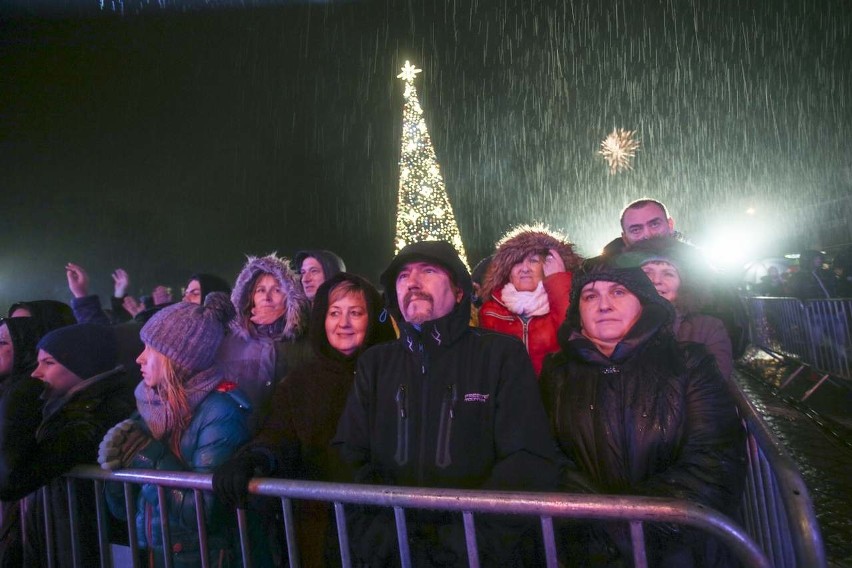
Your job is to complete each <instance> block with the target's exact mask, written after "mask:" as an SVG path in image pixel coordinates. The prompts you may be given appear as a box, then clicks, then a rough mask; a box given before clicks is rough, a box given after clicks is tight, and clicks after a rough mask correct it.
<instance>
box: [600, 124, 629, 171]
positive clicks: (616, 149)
mask: <svg viewBox="0 0 852 568" xmlns="http://www.w3.org/2000/svg"><path fill="white" fill-rule="evenodd" d="M634 134H636V131H635V130H624V129H623V128H615V129H613V131H612V132H611V133H610V134H609V136H607V137H606V138H604V141H603V142H601V149H600V150H599V151H598V154H600V155H601V156H603V158H604V160H606V163H607V164H609V173H610V174H616V173H618V172H620V171H623V170H632V169H633V164H632V162H633V158H635V157H636V150H638V149H639V141H638V140H636V139H635V138H634V137H633V135H634Z"/></svg>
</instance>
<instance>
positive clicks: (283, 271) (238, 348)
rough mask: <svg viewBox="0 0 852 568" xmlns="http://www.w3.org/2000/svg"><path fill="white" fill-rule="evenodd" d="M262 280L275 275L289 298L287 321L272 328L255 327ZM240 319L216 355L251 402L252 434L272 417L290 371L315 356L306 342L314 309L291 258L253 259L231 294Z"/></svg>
mask: <svg viewBox="0 0 852 568" xmlns="http://www.w3.org/2000/svg"><path fill="white" fill-rule="evenodd" d="M260 274H271V275H272V276H273V277H274V278H275V280H276V281H277V282H278V284H279V285H280V286H281V289H282V291H283V292H284V296H285V301H286V307H285V312H284V315H283V316H282V317H281V318H280V319H279V320H278V321H277V322H275V323H273V324H271V325H268V326H257V325H255V324H254V323H252V322H251V321H250V318H251V306H252V303H253V299H252V293H253V291H254V284H255V281H256V280H257V277H258V276H259V275H260ZM231 302H232V303H233V304H234V308H235V309H236V311H237V317H236V318H235V319H234V321H233V322H232V323H231V328H230V331H231V333H230V335H229V336H228V337H226V338H225V340H224V341H223V342H222V345H221V346H220V348H219V352H218V353H217V355H216V362H217V364H218V365H219V367H220V368H221V369H222V372H223V374H224V376H225V377H226V378H227V379H229V380H231V381H234V382H235V383H237V385H239V387H240V390H242V391H243V392H244V393H245V394H246V396H248V398H249V400H250V401H251V406H252V408H253V409H254V412H253V414H252V431H255V430H256V428H257V427H258V426H259V425H260V424H262V422H263V420H264V419H265V418H266V416H267V415H268V414H269V411H270V408H271V407H270V404H271V400H272V394H273V393H274V392H275V387H276V386H277V385H278V382H279V381H280V380H281V379H282V378H283V377H284V376H285V375H286V374H287V372H288V371H289V370H290V369H294V368H296V367H298V366H299V365H300V364H301V363H303V362H304V361H306V360H307V359H308V358H309V356H310V349H309V347H308V345H307V341H306V339H305V333H306V331H307V323H308V310H309V303H308V299H307V298H306V297H305V295H304V293H303V292H302V290H301V287H300V286H299V285H298V283H297V282H296V277H295V274H294V273H293V271H292V270H291V269H290V266H289V262H288V260H287V259H286V258H279V257H277V256H275V254H274V253H273V254H270V255H268V256H264V257H254V256H250V257H248V260H247V262H246V264H245V266H244V267H243V269H242V271H241V272H240V274H239V276H237V281H236V283H235V284H234V289H233V291H232V292H231Z"/></svg>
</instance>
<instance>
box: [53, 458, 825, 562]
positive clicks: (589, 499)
mask: <svg viewBox="0 0 852 568" xmlns="http://www.w3.org/2000/svg"><path fill="white" fill-rule="evenodd" d="M70 475H72V476H75V477H84V478H88V479H109V480H120V481H133V482H135V483H154V484H157V485H158V486H159V488H160V489H162V488H163V487H184V488H187V487H188V488H199V489H202V490H207V491H211V490H212V483H211V482H212V476H210V475H209V474H200V473H189V472H164V471H156V470H130V469H128V470H122V471H119V472H106V471H104V470H101V469H99V468H97V467H94V466H79V467H77V468H75V469H74V470H72V472H70ZM801 490H802V491H803V492H804V487H803V486H802V488H801ZM249 491H250V493H252V494H256V495H261V496H268V497H276V498H280V497H281V496H282V495H283V496H287V497H289V498H291V499H310V500H322V501H331V502H334V503H335V513H336V514H337V515H338V521H339V524H338V535H339V536H340V535H341V534H342V531H341V530H340V529H341V528H342V527H345V515H343V512H342V503H357V504H367V505H376V506H385V507H394V506H400V507H404V508H414V509H429V510H447V511H456V512H458V511H465V512H468V513H503V514H505V513H510V514H515V515H528V516H537V517H541V516H542V515H549V516H553V517H557V516H558V517H566V516H570V517H571V518H572V519H576V520H615V521H621V522H625V520H626V519H632V520H637V521H645V522H661V521H664V522H671V523H676V524H682V525H686V526H690V527H694V528H699V529H701V530H703V531H704V532H706V533H709V534H710V535H712V536H715V537H717V538H718V539H719V540H721V541H722V542H723V543H725V544H726V545H727V546H729V547H730V548H731V549H732V552H733V553H734V554H735V555H736V556H738V557H739V558H740V559H741V560H742V561H743V562H744V563H745V564H747V565H750V566H756V567H764V566H766V567H768V566H769V563H768V561H767V559H766V556H765V555H764V553H763V552H762V551H761V550H760V549H759V548H758V546H757V545H756V544H755V542H754V541H753V540H752V539H751V537H749V536H748V535H747V534H746V533H745V532H744V531H743V529H742V528H741V527H740V526H739V525H737V524H736V523H734V522H733V521H731V519H730V518H728V517H726V516H725V515H722V514H721V513H719V512H717V511H714V510H712V509H709V508H707V507H704V506H701V505H698V504H696V503H691V502H688V501H681V500H677V499H668V498H660V497H636V496H619V495H579V494H564V493H529V492H508V491H465V490H458V489H428V488H418V487H399V486H381V485H355V484H338V483H327V482H319V481H297V480H287V479H270V478H257V479H253V480H252V481H251V482H250V483H249ZM803 494H805V495H806V492H804V493H803ZM507 501H508V502H511V510H507V507H506V503H507ZM815 530H816V533H813V534H816V535H818V534H819V531H818V528H816V529H815ZM820 542H821V541H820ZM345 544H346V546H345V547H342V550H341V555H342V556H343V555H347V557H348V558H349V559H350V565H351V556H349V553H348V538H347V542H346V543H345ZM818 552H819V553H820V554H821V553H822V551H821V550H819V551H818ZM817 564H818V563H817ZM817 564H814V563H813V562H810V563H808V562H805V563H802V565H808V566H814V565H817ZM821 565H823V566H824V562H823V564H821Z"/></svg>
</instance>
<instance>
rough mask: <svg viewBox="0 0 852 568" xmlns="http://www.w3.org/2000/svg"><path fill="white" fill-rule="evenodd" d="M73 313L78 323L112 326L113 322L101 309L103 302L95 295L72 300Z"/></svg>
mask: <svg viewBox="0 0 852 568" xmlns="http://www.w3.org/2000/svg"><path fill="white" fill-rule="evenodd" d="M71 311H73V312H74V318H75V319H76V320H77V323H99V324H101V325H111V324H112V322H111V321H110V320H109V317H108V316H107V315H106V312H104V309H103V308H102V307H101V302H100V300H99V299H98V297H97V296H95V295H90V296H83V297H82V298H71Z"/></svg>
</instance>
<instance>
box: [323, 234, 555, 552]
mask: <svg viewBox="0 0 852 568" xmlns="http://www.w3.org/2000/svg"><path fill="white" fill-rule="evenodd" d="M416 261H424V262H430V263H434V264H437V265H439V266H442V267H444V268H445V269H446V270H447V271H448V273H449V275H450V278H451V280H452V281H453V283H454V285H455V286H456V287H457V288H459V289H460V290H461V291H462V298H461V300H460V301H459V302H458V304H457V305H456V306H455V307H454V308H453V310H452V311H451V312H450V313H449V314H447V315H445V316H443V317H439V318H438V319H435V320H432V321H427V322H424V323H423V324H422V325H420V326H414V325H412V324H410V323H408V322H406V321H405V320H404V319H403V318H402V317H401V311H400V307H399V302H398V299H397V295H396V277H397V274H398V273H399V271H400V270H401V268H402V267H403V266H404V265H405V264H407V263H409V262H416ZM382 284H383V286H384V289H385V297H386V305H387V309H388V311H389V312H390V313H391V315H393V316H394V317H395V318H396V319H397V322H398V324H399V328H400V333H401V335H400V338H399V339H397V340H396V341H391V342H388V343H383V344H381V345H377V346H375V347H372V348H370V349H369V350H367V351H366V352H365V353H364V354H363V355H361V357H360V358H359V359H358V364H357V370H356V373H355V383H354V387H353V389H352V392H351V393H350V395H349V399H348V400H347V403H346V407H345V409H344V412H343V416H342V417H341V419H340V424H339V426H338V429H337V435H336V436H335V438H334V442H333V443H334V444H335V445H336V446H337V447H338V448H339V449H340V451H341V456H342V458H343V459H344V461H346V462H347V463H348V464H349V465H350V466H351V467H352V468H353V470H354V477H355V481H356V482H360V483H381V484H389V485H403V486H420V487H453V488H460V489H477V488H482V489H506V490H510V489H525V490H536V489H538V490H547V489H551V488H553V487H554V486H555V485H554V484H555V482H556V477H557V470H558V466H557V460H558V456H557V454H556V452H555V451H554V445H553V441H552V439H551V437H550V434H549V432H548V427H547V422H546V417H545V414H544V410H543V408H542V406H541V400H540V398H539V393H538V389H537V386H536V383H535V373H534V372H533V369H532V365H531V364H530V361H529V358H528V357H527V355H526V352H525V351H524V348H523V345H522V344H521V343H520V342H519V341H518V340H517V339H515V338H512V337H508V336H506V335H504V334H500V333H495V332H492V331H488V330H483V329H478V328H471V327H470V326H469V325H468V319H469V314H470V295H471V280H470V276H469V274H468V272H467V269H466V268H465V266H464V265H463V264H462V262H461V261H460V260H459V257H458V254H457V253H456V252H455V250H454V249H453V248H452V246H451V245H450V244H449V243H446V242H436V241H431V242H421V243H415V244H412V245H408V246H407V247H405V248H404V249H403V250H402V251H401V252H400V253H399V254H398V255H397V257H396V258H395V259H394V260H393V261H392V262H391V264H390V266H389V267H388V269H387V270H386V271H385V272H384V274H383V275H382ZM519 417H522V419H519ZM406 517H407V519H408V520H409V525H408V526H409V536H410V543H411V554H412V560H413V565H416V566H439V565H440V566H457V565H458V566H461V565H465V566H466V565H467V557H466V554H465V552H464V551H465V546H464V538H463V530H462V528H461V524H460V521H459V517H458V515H457V514H455V515H454V514H449V513H444V512H434V511H416V510H410V511H407V512H406ZM349 518H350V524H351V526H350V529H349V530H350V535H351V536H350V542H351V543H352V548H353V550H352V553H353V557H354V563H355V565H356V566H372V567H380V566H387V565H394V564H395V563H396V562H397V558H398V556H397V554H398V553H396V546H397V544H396V535H395V528H394V523H393V512H392V511H389V510H387V509H379V510H371V509H370V508H363V509H362V510H361V511H360V513H359V514H355V515H350V517H349ZM477 528H478V531H477V538H478V541H479V543H480V546H479V551H480V555H481V558H482V559H483V565H494V566H497V565H517V564H518V561H519V559H518V557H517V556H516V554H517V553H518V549H517V544H518V540H519V539H520V538H521V535H522V534H523V533H524V530H525V529H526V528H528V526H527V524H526V522H525V521H524V520H523V519H521V520H518V519H514V520H512V521H505V520H504V521H500V522H498V521H497V520H496V519H493V518H489V517H487V516H486V517H482V518H481V519H480V518H478V520H477Z"/></svg>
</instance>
